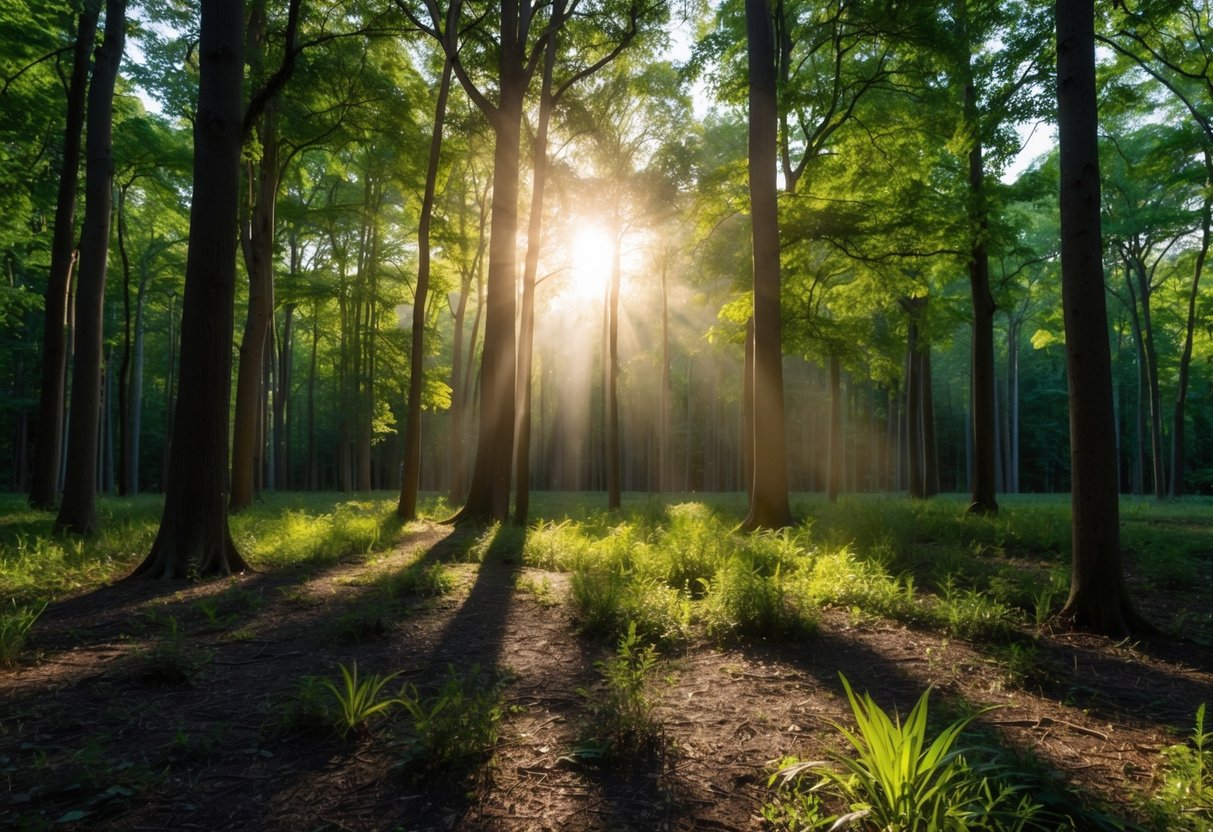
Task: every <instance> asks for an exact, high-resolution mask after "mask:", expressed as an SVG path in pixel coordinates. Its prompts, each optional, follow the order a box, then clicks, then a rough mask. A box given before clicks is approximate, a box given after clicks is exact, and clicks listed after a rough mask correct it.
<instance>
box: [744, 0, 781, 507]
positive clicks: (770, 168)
mask: <svg viewBox="0 0 1213 832" xmlns="http://www.w3.org/2000/svg"><path fill="white" fill-rule="evenodd" d="M745 12H746V56H747V59H748V65H749V79H750V84H749V182H750V228H751V235H752V239H753V246H754V435H753V436H752V437H747V438H746V441H747V442H753V443H754V478H753V490H752V491H751V494H750V510H749V513H748V514H747V516H746V518H745V520H744V521H743V522H742V528H744V529H746V530H749V531H753V530H755V529H777V528H782V527H784V526H790V525H791V524H792V511H791V508H790V506H789V505H788V466H787V449H786V439H785V432H784V412H783V342H782V333H781V329H782V321H781V317H780V306H779V290H780V276H779V217H778V212H777V210H776V193H777V184H776V181H775V174H776V171H777V162H776V149H777V144H776V127H777V125H778V123H779V122H778V111H777V107H776V99H775V95H776V92H775V86H776V84H775V37H774V32H773V26H772V23H771V14H770V8H769V7H768V5H767V3H766V0H746V3H745Z"/></svg>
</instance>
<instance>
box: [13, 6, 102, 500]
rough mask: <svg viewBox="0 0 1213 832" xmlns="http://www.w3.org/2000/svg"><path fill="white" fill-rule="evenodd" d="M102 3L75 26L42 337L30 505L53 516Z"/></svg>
mask: <svg viewBox="0 0 1213 832" xmlns="http://www.w3.org/2000/svg"><path fill="white" fill-rule="evenodd" d="M100 14H101V0H85V3H84V5H83V7H82V8H81V10H80V20H79V22H78V23H77V25H76V42H75V45H74V46H73V49H72V74H71V80H70V81H69V82H68V87H67V123H66V126H65V127H64V131H63V136H64V138H63V163H62V165H61V166H60V168H59V197H58V200H57V201H56V205H55V227H54V237H53V240H52V242H51V269H50V278H49V280H48V281H47V287H46V305H45V307H44V316H43V324H42V326H43V331H42V386H41V390H40V392H39V398H38V413H39V423H40V425H41V427H40V429H39V430H38V435H37V438H36V439H35V444H34V469H33V474H32V477H31V480H30V495H29V501H30V505H32V506H33V507H34V508H39V509H44V510H48V511H49V510H50V509H52V508H54V507H55V502H56V499H57V497H58V494H59V462H60V455H61V453H62V450H63V449H62V442H63V402H64V381H65V377H66V369H67V343H66V340H65V339H66V333H65V329H66V326H67V297H68V292H69V287H70V286H71V282H72V268H73V266H75V263H76V252H75V247H74V245H73V242H74V238H75V234H76V227H75V226H76V188H77V174H78V173H79V169H80V133H81V131H82V130H83V128H84V105H85V96H86V91H87V89H88V69H89V53H90V52H92V51H93V40H94V38H95V37H96V33H97V18H98V16H99V15H100Z"/></svg>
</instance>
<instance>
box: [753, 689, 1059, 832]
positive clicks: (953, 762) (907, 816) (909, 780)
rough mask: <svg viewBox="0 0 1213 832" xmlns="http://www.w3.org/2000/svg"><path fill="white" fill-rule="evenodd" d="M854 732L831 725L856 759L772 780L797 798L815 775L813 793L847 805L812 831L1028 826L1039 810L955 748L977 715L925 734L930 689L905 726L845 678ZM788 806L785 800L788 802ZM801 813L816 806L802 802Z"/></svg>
mask: <svg viewBox="0 0 1213 832" xmlns="http://www.w3.org/2000/svg"><path fill="white" fill-rule="evenodd" d="M840 678H841V679H842V685H843V688H844V689H845V690H846V695H847V701H848V702H849V703H850V705H851V711H852V713H854V715H855V721H856V723H857V731H856V732H852V731H850V730H848V729H846V728H844V727H842V726H840V725H835V726H834V727H835V728H837V729H838V731H839V732H840V733H841V734H842V735H843V737H845V738H846V740H847V742H848V743H849V744H850V746H851V748H852V749H853V750H854V752H855V756H853V757H851V756H847V755H843V754H837V753H832V754H830V761H831V762H833V763H834V764H835V765H836V766H837V767H838V768H834V767H832V766H831V765H830V763H829V762H826V761H821V760H814V761H808V762H803V761H799V760H788V761H785V762H784V764H783V765H782V766H781V767H780V768H779V769H778V770H777V771H776V772H775V773H774V774H772V775H771V778H770V781H769V785H772V786H774V785H775V784H776V783H779V784H781V787H782V788H783V789H785V790H790V791H791V798H792V800H798V799H799V796H798V793H800V792H803V791H804V789H803V786H802V784H801V782H800V781H801V779H802V778H803V777H804V776H805V775H808V774H815V775H816V776H817V782H816V784H815V785H814V786H813V787H812V788H811V789H809V791H812V792H816V793H817V794H819V795H821V796H823V797H834V798H835V799H837V800H839V801H841V802H842V803H843V804H844V805H845V811H844V812H842V813H841V814H838V815H831V816H828V817H824V818H823V817H816V818H814V819H813V820H812V824H813V825H818V826H821V825H826V824H833V825H832V826H831V828H842V827H846V826H851V825H856V826H859V827H860V828H864V829H874V830H881V831H882V832H909V831H910V830H919V829H927V830H965V829H997V830H1019V829H1023V828H1025V827H1026V826H1027V825H1028V824H1029V823H1030V821H1031V820H1032V817H1033V816H1034V815H1035V813H1036V812H1037V811H1038V808H1039V807H1038V806H1037V805H1036V804H1034V803H1032V801H1031V800H1030V799H1029V797H1028V796H1026V795H1024V794H1022V793H1021V792H1023V788H1022V787H1021V786H1014V785H1007V784H1005V783H1003V782H1001V781H1000V780H999V779H998V778H996V777H994V776H992V775H993V774H994V769H993V768H988V767H982V766H973V765H970V764H969V763H968V762H967V761H966V760H965V757H964V751H963V750H962V749H960V748H958V747H957V746H956V742H957V740H958V739H959V738H960V734H961V732H962V731H963V730H964V729H965V727H966V726H968V724H969V723H970V722H971V721H972V720H973V719H974V717H975V716H976V715H972V716H968V717H964V718H962V719H958V720H956V721H955V722H953V723H951V724H950V725H948V726H947V727H946V728H944V729H943V731H941V732H940V733H939V734H937V735H936V736H935V737H934V738H931V737H929V736H928V733H927V709H928V708H927V701H928V699H929V697H930V689H928V690H927V691H925V692H924V693H923V695H922V696H921V697H919V699H918V702H917V703H915V705H914V707H913V708H912V709H911V711H910V714H909V716H907V717H906V720H905V722H904V723H903V722H902V721H901V720H900V718H897V717H894V718H890V717H889V715H888V714H886V713H885V712H884V711H883V710H881V709H880V707H879V706H878V705H877V704H876V703H875V702H874V701H873V700H872V698H871V696H869V695H868V694H867V693H865V694H863V695H862V697H859V696H856V695H855V693H854V691H852V690H851V685H850V683H849V682H848V681H847V679H846V677H845V676H842V675H841V674H840ZM785 802H788V800H787V799H786V798H785ZM793 805H797V806H799V807H800V808H801V809H802V810H803V811H812V810H813V804H812V803H811V802H808V803H806V802H805V801H803V800H801V801H800V803H798V804H795V803H794V804H793Z"/></svg>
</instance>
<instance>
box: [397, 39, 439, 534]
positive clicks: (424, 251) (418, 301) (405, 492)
mask: <svg viewBox="0 0 1213 832" xmlns="http://www.w3.org/2000/svg"><path fill="white" fill-rule="evenodd" d="M450 89H451V59H450V57H449V56H448V57H447V58H446V59H445V60H444V61H443V62H442V79H441V81H439V84H438V102H437V104H436V105H435V107H434V129H433V133H432V134H431V136H430V158H429V163H428V167H427V168H426V174H425V194H424V196H423V197H422V199H421V218H420V221H419V222H418V228H417V286H416V289H415V290H414V292H413V332H412V340H411V342H410V345H411V351H410V353H409V398H408V413H407V414H406V416H405V428H404V465H403V472H402V474H401V481H400V501H399V503H398V504H397V506H396V514H397V515H399V516H400V517H401V518H402V519H404V520H415V519H416V518H417V490H418V489H419V488H420V487H421V395H422V392H423V390H424V389H425V307H426V303H427V302H428V300H429V291H430V221H431V218H432V215H433V213H434V191H435V188H436V187H437V183H438V164H439V162H440V161H441V157H442V129H443V127H444V126H445V123H446V100H447V96H448V94H449V93H450Z"/></svg>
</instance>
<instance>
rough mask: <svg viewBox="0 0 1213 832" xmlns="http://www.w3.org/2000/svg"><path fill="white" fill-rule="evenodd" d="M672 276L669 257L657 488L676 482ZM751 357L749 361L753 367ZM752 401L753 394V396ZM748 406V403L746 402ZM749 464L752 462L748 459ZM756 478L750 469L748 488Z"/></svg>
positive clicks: (664, 275)
mask: <svg viewBox="0 0 1213 832" xmlns="http://www.w3.org/2000/svg"><path fill="white" fill-rule="evenodd" d="M669 283H670V276H669V265H668V263H667V262H666V260H665V259H663V260H662V264H661V394H660V395H661V399H660V401H661V415H660V418H661V427H660V434H659V436H660V440H659V444H660V447H659V448H658V452H657V453H658V465H659V466H660V474H659V475H658V477H657V488H658V490H659V491H670V490H672V489H673V486H674V472H673V466H674V453H673V448H672V447H671V445H672V444H673V441H674V437H673V434H674V426H673V422H672V419H673V414H672V412H671V407H670V404H671V402H670V382H671V379H670V286H669ZM749 363H750V362H749V360H748V359H747V361H746V365H747V368H748V367H749ZM750 400H751V401H752V400H753V397H752V396H751V399H750ZM743 406H744V405H743ZM751 435H752V431H750V430H747V431H746V432H745V433H743V434H742V445H743V446H744V448H745V449H746V450H744V451H743V452H742V456H743V458H745V459H747V460H748V459H749V456H748V454H749V448H750V443H749V442H748V438H749V437H750V436H751ZM747 464H748V463H747ZM751 480H752V476H751V472H750V470H749V469H748V468H747V469H746V480H745V484H746V488H749V486H750V482H751Z"/></svg>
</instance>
